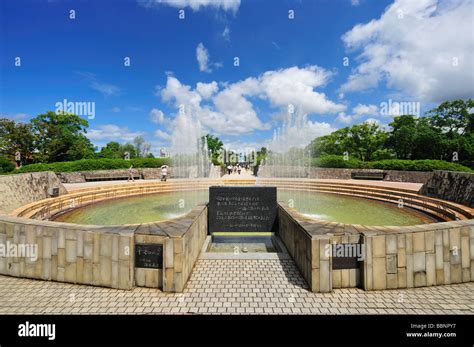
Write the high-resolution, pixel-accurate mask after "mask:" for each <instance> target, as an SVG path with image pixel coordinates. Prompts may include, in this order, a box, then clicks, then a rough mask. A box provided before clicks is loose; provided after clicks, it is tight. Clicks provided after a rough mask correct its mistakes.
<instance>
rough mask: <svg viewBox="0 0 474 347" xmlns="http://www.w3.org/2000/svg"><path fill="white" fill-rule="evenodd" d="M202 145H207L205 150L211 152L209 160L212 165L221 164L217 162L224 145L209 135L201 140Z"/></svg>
mask: <svg viewBox="0 0 474 347" xmlns="http://www.w3.org/2000/svg"><path fill="white" fill-rule="evenodd" d="M201 141H202V143H207V149H208V150H209V151H210V152H211V160H212V163H213V164H214V165H221V164H223V163H222V162H221V160H219V156H220V155H221V153H222V149H223V147H224V143H223V142H222V141H221V140H220V139H219V138H218V137H217V136H214V135H211V134H207V135H205V136H203V137H202V138H201Z"/></svg>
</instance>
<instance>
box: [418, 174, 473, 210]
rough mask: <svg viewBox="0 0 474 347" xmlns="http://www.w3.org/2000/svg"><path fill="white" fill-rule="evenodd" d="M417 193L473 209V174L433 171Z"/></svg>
mask: <svg viewBox="0 0 474 347" xmlns="http://www.w3.org/2000/svg"><path fill="white" fill-rule="evenodd" d="M418 193H419V194H422V195H426V196H429V197H432V198H438V199H443V200H449V201H453V202H456V203H458V204H462V205H466V206H469V207H474V174H472V173H467V172H452V171H435V172H434V174H433V176H432V177H431V178H430V179H429V180H428V181H427V182H426V183H425V184H424V185H423V187H421V189H420V191H419V192H418Z"/></svg>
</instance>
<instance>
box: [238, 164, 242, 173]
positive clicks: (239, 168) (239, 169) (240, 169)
mask: <svg viewBox="0 0 474 347" xmlns="http://www.w3.org/2000/svg"><path fill="white" fill-rule="evenodd" d="M240 171H242V167H241V166H240V164H237V173H238V174H239V175H240Z"/></svg>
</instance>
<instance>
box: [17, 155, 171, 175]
mask: <svg viewBox="0 0 474 347" xmlns="http://www.w3.org/2000/svg"><path fill="white" fill-rule="evenodd" d="M170 162H171V161H170V159H169V158H135V159H130V160H125V159H82V160H76V161H65V162H58V163H51V164H30V165H24V166H22V167H21V168H20V169H19V170H17V171H15V173H25V172H39V171H54V172H75V171H93V170H114V169H128V168H129V167H130V165H133V167H135V168H158V167H161V166H162V165H165V164H166V165H170Z"/></svg>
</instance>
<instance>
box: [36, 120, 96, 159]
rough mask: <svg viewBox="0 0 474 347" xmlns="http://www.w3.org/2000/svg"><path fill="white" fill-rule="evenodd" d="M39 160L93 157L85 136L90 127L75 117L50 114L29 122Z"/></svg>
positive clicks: (92, 148)
mask: <svg viewBox="0 0 474 347" xmlns="http://www.w3.org/2000/svg"><path fill="white" fill-rule="evenodd" d="M31 123H32V128H33V133H34V135H35V144H36V148H37V151H38V159H39V160H40V161H43V162H48V163H52V162H58V161H72V160H78V159H86V158H93V157H94V150H95V148H94V146H93V145H92V143H91V142H90V140H89V139H88V138H87V137H86V136H85V134H86V132H87V127H88V126H89V123H88V122H87V121H86V120H85V119H83V118H81V117H79V116H76V115H74V114H69V113H59V114H57V113H55V112H52V111H49V112H47V113H45V114H40V115H38V116H37V117H35V118H33V119H32V120H31Z"/></svg>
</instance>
